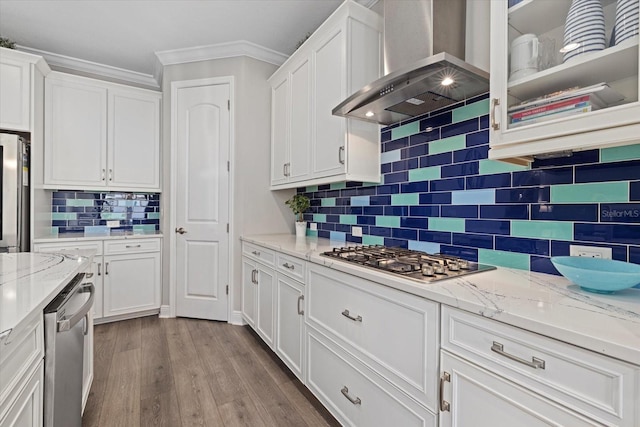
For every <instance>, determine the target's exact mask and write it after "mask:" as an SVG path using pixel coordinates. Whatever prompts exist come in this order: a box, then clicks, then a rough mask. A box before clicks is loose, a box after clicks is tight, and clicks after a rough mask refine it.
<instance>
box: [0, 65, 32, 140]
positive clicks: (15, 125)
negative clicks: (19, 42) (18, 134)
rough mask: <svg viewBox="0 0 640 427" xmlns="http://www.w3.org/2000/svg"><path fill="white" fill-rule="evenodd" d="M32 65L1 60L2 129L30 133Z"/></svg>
mask: <svg viewBox="0 0 640 427" xmlns="http://www.w3.org/2000/svg"><path fill="white" fill-rule="evenodd" d="M30 75H31V73H30V65H29V63H27V62H21V61H14V60H12V59H9V58H0V94H2V96H0V129H11V130H23V131H29V118H30V114H29V105H30V86H31V81H30Z"/></svg>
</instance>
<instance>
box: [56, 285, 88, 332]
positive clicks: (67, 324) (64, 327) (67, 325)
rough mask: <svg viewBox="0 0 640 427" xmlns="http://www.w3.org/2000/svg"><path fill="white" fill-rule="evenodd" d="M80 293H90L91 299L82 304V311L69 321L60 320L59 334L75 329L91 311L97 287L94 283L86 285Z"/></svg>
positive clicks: (72, 316)
mask: <svg viewBox="0 0 640 427" xmlns="http://www.w3.org/2000/svg"><path fill="white" fill-rule="evenodd" d="M78 292H81V293H84V292H89V299H88V300H87V302H85V303H84V304H82V307H80V309H79V310H78V311H77V312H75V313H74V314H73V315H71V316H70V317H69V318H68V319H62V320H58V332H64V331H68V330H69V329H71V328H73V327H74V326H75V325H76V323H78V322H79V321H80V320H82V319H83V318H84V317H85V316H86V315H87V313H88V312H89V310H91V307H92V306H93V299H94V297H95V293H96V288H95V286H93V283H85V284H84V285H82V286H80V289H79V290H78Z"/></svg>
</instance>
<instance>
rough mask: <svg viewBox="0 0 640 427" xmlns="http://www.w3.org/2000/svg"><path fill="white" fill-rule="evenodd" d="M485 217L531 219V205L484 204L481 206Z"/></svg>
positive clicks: (482, 215) (481, 215) (482, 214)
mask: <svg viewBox="0 0 640 427" xmlns="http://www.w3.org/2000/svg"><path fill="white" fill-rule="evenodd" d="M480 218H483V219H529V205H483V206H480Z"/></svg>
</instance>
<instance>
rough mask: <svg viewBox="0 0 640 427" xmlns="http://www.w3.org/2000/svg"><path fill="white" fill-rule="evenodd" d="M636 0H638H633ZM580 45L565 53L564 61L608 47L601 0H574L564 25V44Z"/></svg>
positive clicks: (633, 0)
mask: <svg viewBox="0 0 640 427" xmlns="http://www.w3.org/2000/svg"><path fill="white" fill-rule="evenodd" d="M631 1H632V2H636V3H637V1H638V0H631ZM616 34H617V33H616ZM616 38H617V37H616ZM574 43H575V44H578V47H577V48H575V49H573V50H569V51H567V52H565V53H564V54H563V58H562V61H563V62H566V61H568V60H569V59H572V58H575V57H577V56H579V55H582V54H584V53H587V52H593V51H597V50H603V49H604V48H605V47H606V42H605V31H604V12H603V11H602V4H601V3H600V0H573V1H572V2H571V7H570V8H569V13H568V14H567V23H566V25H565V27H564V46H565V47H567V46H569V45H571V44H574Z"/></svg>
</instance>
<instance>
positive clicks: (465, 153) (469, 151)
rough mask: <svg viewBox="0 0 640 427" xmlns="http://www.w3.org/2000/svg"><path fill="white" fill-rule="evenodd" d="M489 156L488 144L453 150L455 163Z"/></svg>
mask: <svg viewBox="0 0 640 427" xmlns="http://www.w3.org/2000/svg"><path fill="white" fill-rule="evenodd" d="M487 158H489V146H488V145H479V146H477V147H471V148H465V149H464V150H457V151H454V152H453V161H454V163H460V162H469V161H471V160H482V159H487ZM476 173H477V172H476Z"/></svg>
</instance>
